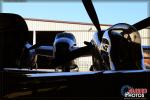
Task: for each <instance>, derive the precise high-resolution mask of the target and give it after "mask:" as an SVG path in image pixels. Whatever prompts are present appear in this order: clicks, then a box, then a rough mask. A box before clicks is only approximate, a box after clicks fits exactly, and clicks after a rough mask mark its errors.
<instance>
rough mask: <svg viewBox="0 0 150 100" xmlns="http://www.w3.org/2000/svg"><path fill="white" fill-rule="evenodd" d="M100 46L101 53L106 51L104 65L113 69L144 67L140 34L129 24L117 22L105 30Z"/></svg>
mask: <svg viewBox="0 0 150 100" xmlns="http://www.w3.org/2000/svg"><path fill="white" fill-rule="evenodd" d="M100 48H101V51H102V52H101V53H107V56H108V57H107V58H108V59H109V61H106V62H109V63H107V64H106V65H108V66H110V67H111V68H114V69H115V70H131V69H143V68H144V63H143V53H142V48H141V38H140V35H139V33H138V31H137V30H136V29H135V28H134V27H133V26H131V25H129V24H126V23H119V24H116V25H114V26H112V27H110V28H109V29H108V30H107V31H105V33H104V35H103V37H102V43H101V47H100ZM102 55H103V54H102ZM105 56H106V55H105ZM102 58H104V57H103V56H102ZM105 58H106V57H105Z"/></svg>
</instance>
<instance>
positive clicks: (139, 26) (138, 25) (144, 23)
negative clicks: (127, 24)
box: [133, 17, 150, 30]
mask: <svg viewBox="0 0 150 100" xmlns="http://www.w3.org/2000/svg"><path fill="white" fill-rule="evenodd" d="M133 26H134V27H135V28H136V29H137V30H141V29H143V28H146V27H148V26H150V17H148V18H146V19H143V20H142V21H140V22H137V23H135V24H133Z"/></svg>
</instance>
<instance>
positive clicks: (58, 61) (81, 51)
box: [51, 46, 92, 66]
mask: <svg viewBox="0 0 150 100" xmlns="http://www.w3.org/2000/svg"><path fill="white" fill-rule="evenodd" d="M90 55H92V47H91V46H85V47H81V48H78V49H76V50H73V51H71V52H70V53H69V54H68V55H66V56H65V57H60V58H54V59H53V60H52V62H51V63H52V65H53V66H59V65H62V64H65V63H67V62H69V61H71V60H74V59H75V58H78V57H82V56H90ZM64 58H65V59H64Z"/></svg>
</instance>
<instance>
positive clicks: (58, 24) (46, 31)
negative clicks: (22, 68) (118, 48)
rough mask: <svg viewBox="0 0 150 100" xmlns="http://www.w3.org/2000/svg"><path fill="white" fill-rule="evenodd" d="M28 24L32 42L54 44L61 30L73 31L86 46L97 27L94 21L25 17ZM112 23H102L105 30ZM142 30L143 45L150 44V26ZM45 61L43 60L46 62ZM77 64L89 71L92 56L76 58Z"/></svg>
mask: <svg viewBox="0 0 150 100" xmlns="http://www.w3.org/2000/svg"><path fill="white" fill-rule="evenodd" d="M25 21H26V23H27V25H28V28H29V31H30V35H31V39H30V40H31V41H30V43H31V44H36V43H47V44H50V45H52V44H53V41H54V37H55V35H56V34H57V33H60V32H70V33H73V34H74V36H75V38H76V41H77V46H79V47H82V46H84V41H90V40H91V39H92V36H93V33H94V32H95V31H96V28H95V27H94V25H93V24H92V23H83V22H67V21H57V20H45V19H32V18H25ZM110 26H111V25H108V24H101V27H102V29H103V30H105V29H107V28H109V27H110ZM139 32H140V35H141V38H142V45H143V46H150V28H146V29H143V30H141V31H139ZM39 59H40V60H41V59H42V60H44V61H45V62H47V61H48V60H46V58H42V57H38V60H39ZM44 61H43V62H44ZM75 62H76V64H77V65H78V66H79V70H80V71H88V70H89V67H90V66H91V64H92V58H91V57H81V58H77V59H76V60H75ZM38 65H39V66H47V64H46V63H42V64H40V63H39V64H38Z"/></svg>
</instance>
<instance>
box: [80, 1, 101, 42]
mask: <svg viewBox="0 0 150 100" xmlns="http://www.w3.org/2000/svg"><path fill="white" fill-rule="evenodd" d="M82 2H83V5H84V7H85V9H86V11H87V13H88V15H89V17H90V19H91V21H92V22H93V24H94V26H95V27H96V29H97V31H98V33H99V38H100V40H101V38H102V36H103V33H102V32H101V27H100V23H99V20H98V17H97V14H96V11H95V8H94V6H93V3H92V1H91V0H82Z"/></svg>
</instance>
